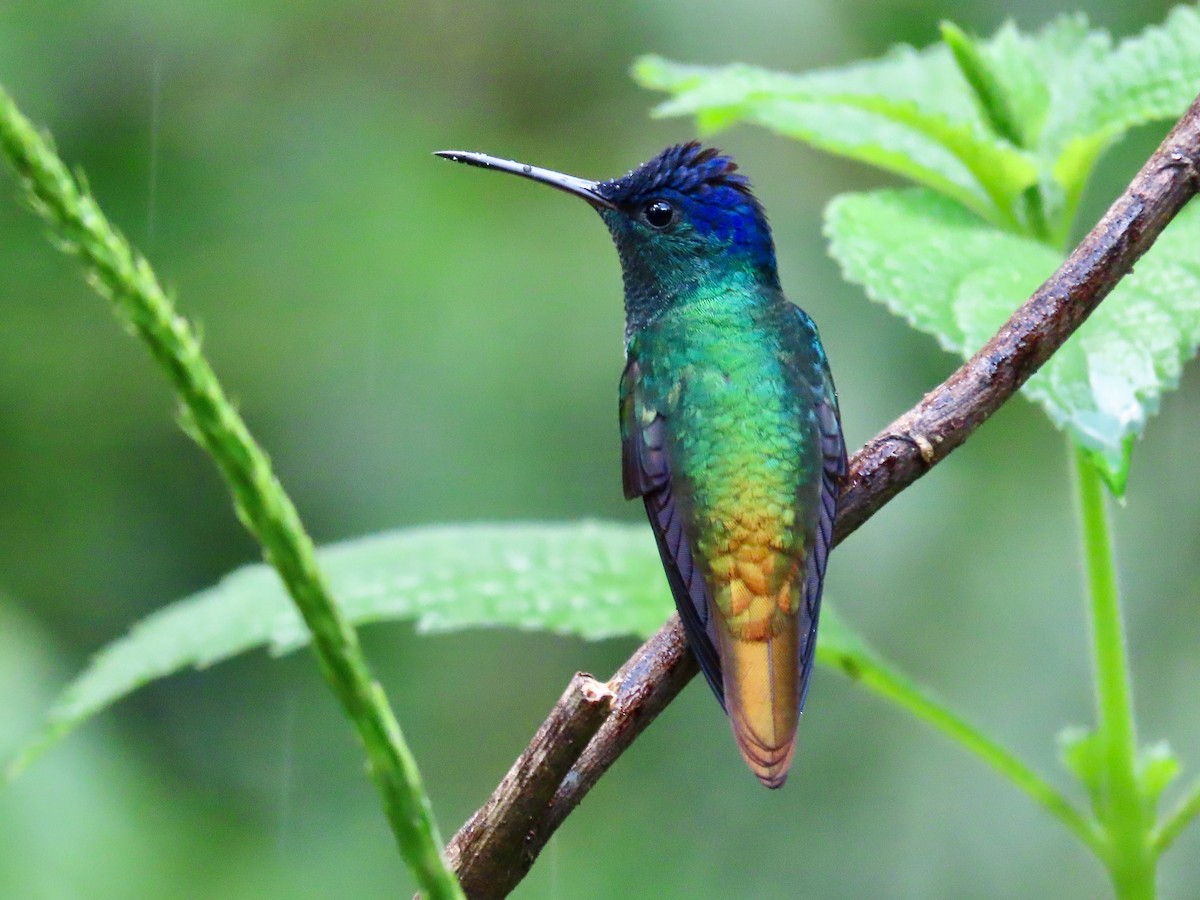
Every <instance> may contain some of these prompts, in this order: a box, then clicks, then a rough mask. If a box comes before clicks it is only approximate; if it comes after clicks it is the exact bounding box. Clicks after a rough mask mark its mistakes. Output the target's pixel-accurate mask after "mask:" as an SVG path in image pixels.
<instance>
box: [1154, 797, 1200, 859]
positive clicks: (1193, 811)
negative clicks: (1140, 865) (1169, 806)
mask: <svg viewBox="0 0 1200 900" xmlns="http://www.w3.org/2000/svg"><path fill="white" fill-rule="evenodd" d="M1198 815H1200V780H1197V781H1196V782H1195V783H1194V784H1193V785H1192V786H1191V787H1190V788H1188V791H1187V793H1186V794H1184V795H1183V798H1182V799H1181V800H1180V801H1179V803H1178V804H1176V806H1175V808H1174V809H1173V810H1171V812H1170V813H1169V814H1168V815H1166V816H1164V817H1163V820H1162V822H1161V823H1160V824H1159V826H1158V827H1157V828H1155V829H1154V831H1153V832H1151V834H1150V850H1151V852H1152V853H1154V854H1155V855H1156V856H1158V855H1160V854H1161V853H1162V852H1163V851H1164V850H1166V849H1167V848H1168V847H1170V846H1171V844H1172V843H1173V842H1174V841H1175V838H1177V837H1179V835H1180V834H1182V833H1183V830H1184V829H1185V828H1187V826H1188V825H1189V824H1190V823H1191V821H1192V819H1194V818H1196V816H1198Z"/></svg>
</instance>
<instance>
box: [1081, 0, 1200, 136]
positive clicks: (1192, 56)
mask: <svg viewBox="0 0 1200 900" xmlns="http://www.w3.org/2000/svg"><path fill="white" fill-rule="evenodd" d="M1084 77H1085V79H1086V80H1087V85H1086V91H1081V92H1080V94H1079V98H1078V99H1079V100H1080V102H1079V104H1078V106H1077V108H1076V110H1075V112H1074V116H1073V118H1072V119H1071V120H1070V122H1069V127H1070V130H1071V131H1072V132H1074V133H1076V134H1080V135H1089V134H1095V133H1099V132H1109V133H1114V134H1119V133H1122V132H1124V131H1126V130H1128V129H1130V128H1134V127H1136V126H1138V125H1144V124H1146V123H1148V122H1155V121H1160V120H1163V119H1175V118H1178V117H1179V115H1180V114H1181V113H1182V112H1183V111H1184V110H1185V109H1187V107H1188V105H1189V104H1190V103H1191V102H1192V101H1193V100H1194V99H1195V98H1196V93H1197V92H1198V91H1200V13H1197V11H1196V9H1195V7H1193V6H1179V7H1176V8H1175V9H1173V10H1172V11H1171V12H1170V14H1169V15H1168V16H1167V18H1166V21H1164V22H1163V23H1162V24H1161V25H1153V26H1151V27H1149V28H1147V29H1146V30H1145V31H1143V32H1142V33H1141V34H1138V35H1134V36H1132V37H1129V38H1126V39H1124V40H1123V41H1121V42H1120V43H1119V44H1118V45H1117V46H1116V48H1115V49H1113V50H1112V52H1111V53H1106V54H1104V55H1103V56H1101V57H1099V58H1093V59H1092V60H1091V61H1090V63H1089V64H1088V65H1087V67H1086V71H1085V73H1084Z"/></svg>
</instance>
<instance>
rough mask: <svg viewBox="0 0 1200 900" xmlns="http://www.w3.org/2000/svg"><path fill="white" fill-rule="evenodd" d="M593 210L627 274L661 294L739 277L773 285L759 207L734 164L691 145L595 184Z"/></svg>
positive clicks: (771, 253)
mask: <svg viewBox="0 0 1200 900" xmlns="http://www.w3.org/2000/svg"><path fill="white" fill-rule="evenodd" d="M596 191H597V193H598V194H600V195H601V196H602V197H604V198H605V199H606V200H608V201H609V202H610V204H611V206H602V207H599V211H600V215H601V216H602V217H603V219H604V222H605V224H606V225H608V230H609V231H610V232H611V233H612V236H613V241H614V242H615V243H616V245H617V252H618V253H619V254H620V256H621V265H622V267H623V268H624V270H625V274H626V282H627V284H628V281H629V279H630V277H631V276H632V277H634V278H636V279H639V280H644V281H647V282H655V283H657V284H658V286H659V287H662V288H666V289H668V290H673V289H679V288H683V287H684V286H685V285H686V283H688V282H691V281H694V280H695V279H698V278H714V279H718V280H721V279H723V278H724V277H727V276H730V275H737V274H739V273H741V274H747V275H751V276H753V277H757V278H760V279H762V278H765V279H767V280H768V281H769V282H771V283H777V282H778V278H777V276H776V274H775V245H774V243H773V242H772V240H771V228H770V226H769V225H768V224H767V217H766V214H765V213H764V212H763V208H762V206H761V205H760V204H759V202H758V200H757V199H756V198H755V196H754V194H752V193H751V191H750V182H749V180H748V179H747V178H746V176H745V175H742V174H741V173H740V172H738V171H737V163H735V162H734V161H733V159H732V158H731V157H729V156H725V155H723V154H722V153H720V152H719V151H718V150H716V149H715V148H712V147H701V146H700V144H698V143H696V142H695V141H692V142H690V143H687V144H678V145H676V146H674V147H668V148H667V149H666V150H664V151H663V152H662V153H660V154H658V156H656V157H654V158H653V159H651V160H650V161H649V162H645V163H642V165H640V166H638V167H637V168H636V169H634V170H633V171H631V172H629V173H628V174H626V175H624V176H622V177H621V178H615V179H612V180H611V181H603V182H601V183H600V184H598V185H597V186H596Z"/></svg>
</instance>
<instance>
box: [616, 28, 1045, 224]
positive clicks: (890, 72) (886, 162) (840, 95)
mask: <svg viewBox="0 0 1200 900" xmlns="http://www.w3.org/2000/svg"><path fill="white" fill-rule="evenodd" d="M634 77H635V78H637V79H638V81H639V82H641V83H642V84H643V85H645V86H647V87H653V88H657V89H660V90H665V91H667V92H669V93H671V94H673V95H674V96H673V98H672V99H671V100H668V101H667V102H665V103H663V104H662V105H660V106H659V107H658V108H657V109H656V110H655V114H656V115H662V116H669V115H695V116H696V117H697V119H698V120H699V121H700V123H701V124H702V125H706V126H714V125H718V126H720V127H725V126H727V125H730V124H732V123H734V122H738V121H747V122H753V123H756V124H759V125H763V126H765V127H767V128H771V129H773V130H775V131H777V132H779V133H781V134H785V135H788V136H790V137H795V138H798V139H800V140H803V141H806V142H808V143H810V144H812V145H813V146H815V147H819V148H821V149H823V150H826V151H828V152H830V153H835V154H838V155H841V156H847V157H850V158H851V159H857V160H860V161H862V162H865V163H868V164H871V165H874V166H877V167H879V168H882V169H885V170H887V171H891V172H895V173H896V174H899V175H903V176H904V177H907V178H911V179H912V180H914V181H916V182H918V183H920V184H924V185H927V186H929V187H932V188H934V189H935V190H937V191H939V192H941V193H943V194H945V195H947V196H949V197H953V198H955V199H956V200H958V201H959V202H960V203H962V204H963V205H964V206H966V207H968V208H969V209H972V210H974V211H975V212H976V213H978V214H979V215H981V216H983V217H984V218H988V219H991V220H995V221H997V222H998V223H1001V224H1008V225H1012V224H1014V223H1015V219H1014V218H1013V206H1014V202H1015V201H1016V200H1017V198H1019V197H1020V195H1021V193H1022V192H1023V191H1024V190H1025V189H1026V188H1027V187H1029V186H1030V185H1032V184H1034V183H1036V181H1037V168H1036V166H1035V164H1034V162H1033V160H1032V159H1031V158H1030V157H1029V156H1028V155H1027V154H1025V153H1024V152H1022V151H1021V150H1020V149H1019V148H1017V147H1014V146H1012V145H1011V144H1010V143H1008V142H1007V141H1005V140H1003V139H1002V138H1000V137H999V136H997V135H996V134H995V133H993V132H992V131H991V130H990V129H989V128H988V127H987V126H986V124H985V123H984V122H983V121H981V119H980V116H979V111H978V109H977V108H976V107H975V105H974V101H973V99H972V94H971V91H970V89H969V88H968V87H967V85H966V83H965V82H964V81H963V79H962V77H961V75H960V74H959V73H958V70H957V69H956V67H955V65H954V62H953V60H952V59H951V57H950V54H949V53H948V52H947V51H946V48H945V47H942V46H940V45H939V46H937V47H933V48H930V49H928V50H925V51H921V52H917V51H914V50H912V49H911V48H908V47H900V48H897V49H895V50H893V51H892V52H891V53H890V54H889V55H887V56H885V57H883V58H882V59H879V60H874V61H871V62H866V63H858V64H855V65H851V66H847V67H844V68H840V69H830V70H826V71H820V72H813V73H809V74H806V75H786V74H782V73H777V72H769V71H766V70H764V69H757V68H754V67H752V66H744V65H734V66H723V67H703V66H688V65H680V64H677V63H671V62H668V61H666V60H663V59H660V58H658V57H644V58H642V59H641V60H639V61H638V63H637V64H636V65H635V67H634Z"/></svg>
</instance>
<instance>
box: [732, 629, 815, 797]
mask: <svg viewBox="0 0 1200 900" xmlns="http://www.w3.org/2000/svg"><path fill="white" fill-rule="evenodd" d="M783 618H784V620H785V622H786V625H785V627H783V628H780V629H778V633H777V634H773V635H772V634H767V635H764V636H762V637H757V636H756V637H755V638H753V639H747V638H746V637H735V636H734V635H733V634H730V633H729V632H728V629H727V627H726V624H725V623H724V622H719V623H718V625H717V627H716V628H715V629H714V630H715V631H716V632H717V642H718V645H719V646H718V650H719V652H720V656H721V668H722V671H723V681H724V688H725V707H726V709H727V710H728V711H729V720H730V722H731V723H732V724H733V736H734V739H735V740H736V741H737V745H738V749H739V750H740V751H741V753H742V757H743V758H744V759H745V760H746V764H747V765H749V766H750V769H751V771H753V772H754V774H755V775H757V776H758V779H759V781H761V782H762V783H763V784H764V785H766V786H767V787H769V788H777V787H780V786H782V785H783V783H784V781H786V780H787V775H788V767H789V766H790V765H791V764H792V754H793V752H794V751H795V749H796V726H797V724H798V723H799V719H800V646H799V644H800V640H799V634H798V633H797V628H796V624H797V623H796V616H795V615H794V614H792V615H785V616H784V617H783ZM772 630H775V629H772Z"/></svg>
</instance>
